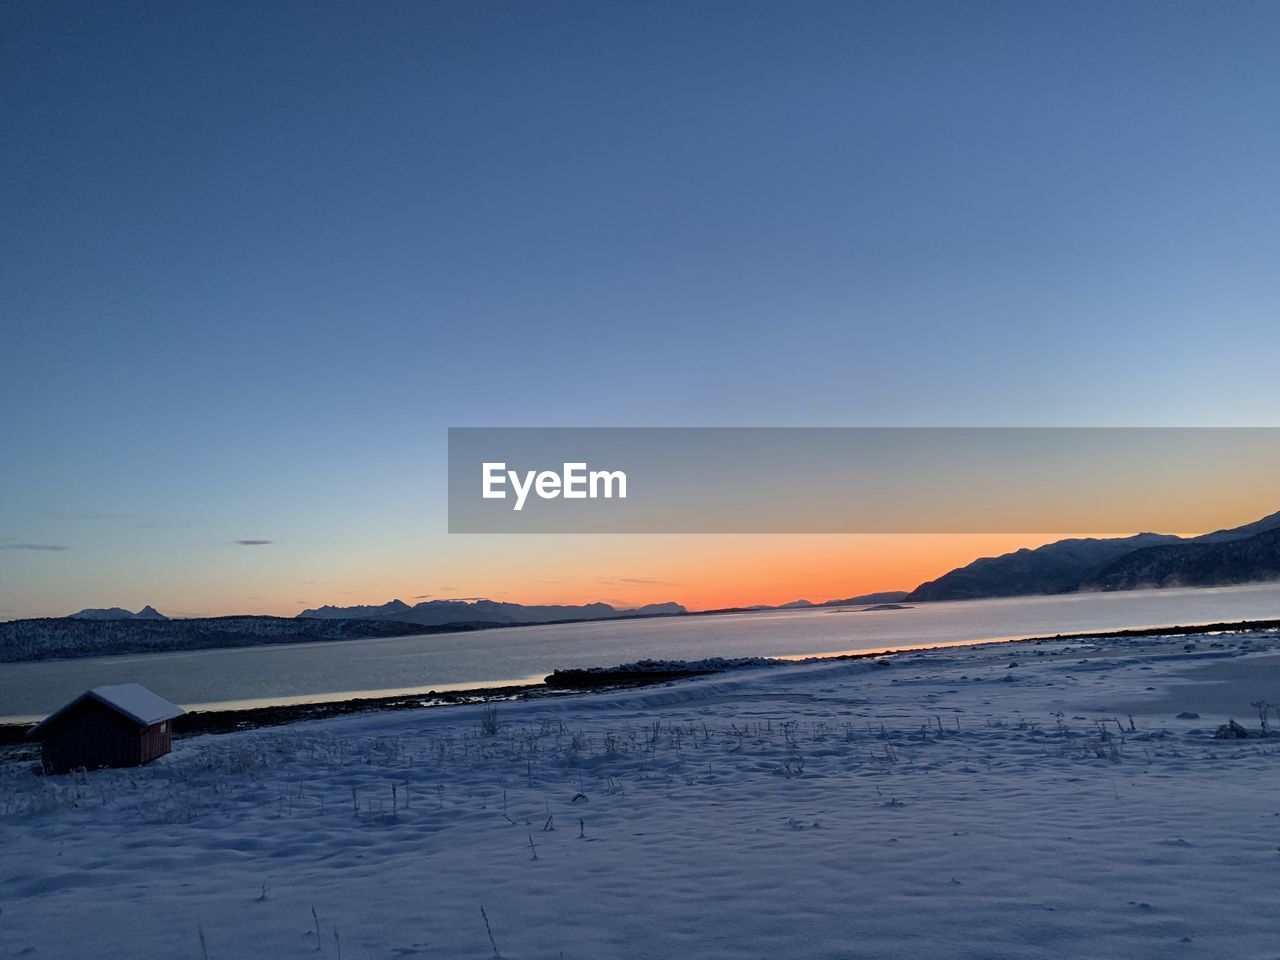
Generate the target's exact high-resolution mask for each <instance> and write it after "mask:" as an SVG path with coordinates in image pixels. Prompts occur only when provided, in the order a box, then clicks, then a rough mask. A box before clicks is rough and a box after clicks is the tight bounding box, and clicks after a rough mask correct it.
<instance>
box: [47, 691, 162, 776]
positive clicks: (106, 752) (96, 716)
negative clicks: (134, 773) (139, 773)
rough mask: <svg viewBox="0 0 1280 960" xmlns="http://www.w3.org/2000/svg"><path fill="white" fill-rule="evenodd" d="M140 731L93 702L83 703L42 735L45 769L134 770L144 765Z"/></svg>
mask: <svg viewBox="0 0 1280 960" xmlns="http://www.w3.org/2000/svg"><path fill="white" fill-rule="evenodd" d="M141 734H142V730H141V728H139V726H138V725H137V724H136V723H134V722H133V721H132V720H129V719H128V718H127V717H122V716H120V714H118V713H116V712H115V711H114V710H111V709H109V708H107V707H105V706H103V705H102V704H100V703H98V702H97V701H95V700H86V701H84V702H82V703H80V704H78V705H77V706H75V707H74V708H73V709H72V710H70V711H68V712H67V713H65V714H63V716H61V717H59V718H58V721H57V722H56V723H55V724H54V725H53V727H52V728H51V729H48V730H46V731H44V735H43V738H42V748H41V754H42V757H43V760H44V765H45V768H46V769H48V770H50V771H52V772H54V773H65V772H67V771H68V770H77V769H79V768H80V767H85V768H87V769H90V770H93V769H96V768H98V767H133V766H137V765H138V764H139V763H141V762H143V759H142V736H141Z"/></svg>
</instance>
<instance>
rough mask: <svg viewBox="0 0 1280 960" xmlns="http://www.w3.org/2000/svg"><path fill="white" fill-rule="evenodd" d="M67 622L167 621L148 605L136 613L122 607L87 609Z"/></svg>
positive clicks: (74, 614) (72, 615)
mask: <svg viewBox="0 0 1280 960" xmlns="http://www.w3.org/2000/svg"><path fill="white" fill-rule="evenodd" d="M67 619H69V620H168V619H169V618H168V617H166V616H165V615H164V614H163V613H161V612H160V611H159V610H157V609H156V608H155V607H153V606H151V605H150V604H148V605H147V606H145V607H143V608H142V609H141V610H139V611H138V612H137V613H130V612H129V611H128V610H126V609H125V608H124V607H87V608H86V609H84V610H81V611H80V612H79V613H73V614H71V616H70V617H68V618H67Z"/></svg>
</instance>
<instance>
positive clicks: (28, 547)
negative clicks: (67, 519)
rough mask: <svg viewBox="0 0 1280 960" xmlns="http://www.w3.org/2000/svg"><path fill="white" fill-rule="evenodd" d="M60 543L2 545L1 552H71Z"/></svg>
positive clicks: (0, 545) (0, 544)
mask: <svg viewBox="0 0 1280 960" xmlns="http://www.w3.org/2000/svg"><path fill="white" fill-rule="evenodd" d="M70 549H71V548H70V547H64V546H62V545H61V544H58V543H0V550H42V551H54V550H70Z"/></svg>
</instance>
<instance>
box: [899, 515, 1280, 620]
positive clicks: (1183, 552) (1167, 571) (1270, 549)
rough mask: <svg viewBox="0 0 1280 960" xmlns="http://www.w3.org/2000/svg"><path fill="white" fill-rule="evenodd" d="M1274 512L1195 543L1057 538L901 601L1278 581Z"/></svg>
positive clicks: (933, 583)
mask: <svg viewBox="0 0 1280 960" xmlns="http://www.w3.org/2000/svg"><path fill="white" fill-rule="evenodd" d="M1278 531H1280V513H1273V514H1271V515H1270V516H1267V517H1263V518H1262V519H1261V520H1257V521H1255V522H1253V523H1250V524H1246V525H1244V526H1242V527H1234V528H1231V529H1228V530H1215V531H1214V532H1213V533H1206V534H1204V535H1202V536H1199V537H1189V538H1184V537H1179V536H1175V535H1173V534H1161V533H1140V534H1138V535H1136V536H1133V537H1111V538H1077V539H1069V540H1058V541H1057V542H1055V543H1049V544H1046V545H1044V546H1043V547H1038V548H1036V549H1035V550H1029V549H1025V548H1024V549H1022V550H1016V551H1014V552H1013V553H1006V554H1003V555H1001V556H998V557H983V558H981V559H980V560H975V561H973V563H970V564H967V565H966V566H963V567H959V568H957V569H955V570H952V571H951V572H950V573H947V574H944V575H943V576H941V577H939V578H938V579H936V580H930V581H929V582H928V583H922V584H921V585H920V586H918V587H916V589H915V590H913V591H911V593H910V594H908V595H907V597H906V599H907V600H908V601H927V600H977V599H980V598H987V597H1020V596H1030V595H1037V594H1054V593H1075V592H1078V591H1092V590H1135V589H1139V588H1142V587H1175V586H1185V587H1213V586H1225V585H1228V584H1240V583H1255V582H1260V581H1265V580H1273V579H1276V578H1278V577H1280V532H1278Z"/></svg>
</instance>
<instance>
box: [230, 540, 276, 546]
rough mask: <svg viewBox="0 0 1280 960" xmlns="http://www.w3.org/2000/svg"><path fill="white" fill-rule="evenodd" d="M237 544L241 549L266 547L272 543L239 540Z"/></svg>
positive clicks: (268, 541) (267, 541)
mask: <svg viewBox="0 0 1280 960" xmlns="http://www.w3.org/2000/svg"><path fill="white" fill-rule="evenodd" d="M235 542H236V544H237V545H238V546H241V547H265V546H266V545H267V544H269V543H271V541H270V540H237V541H235Z"/></svg>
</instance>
